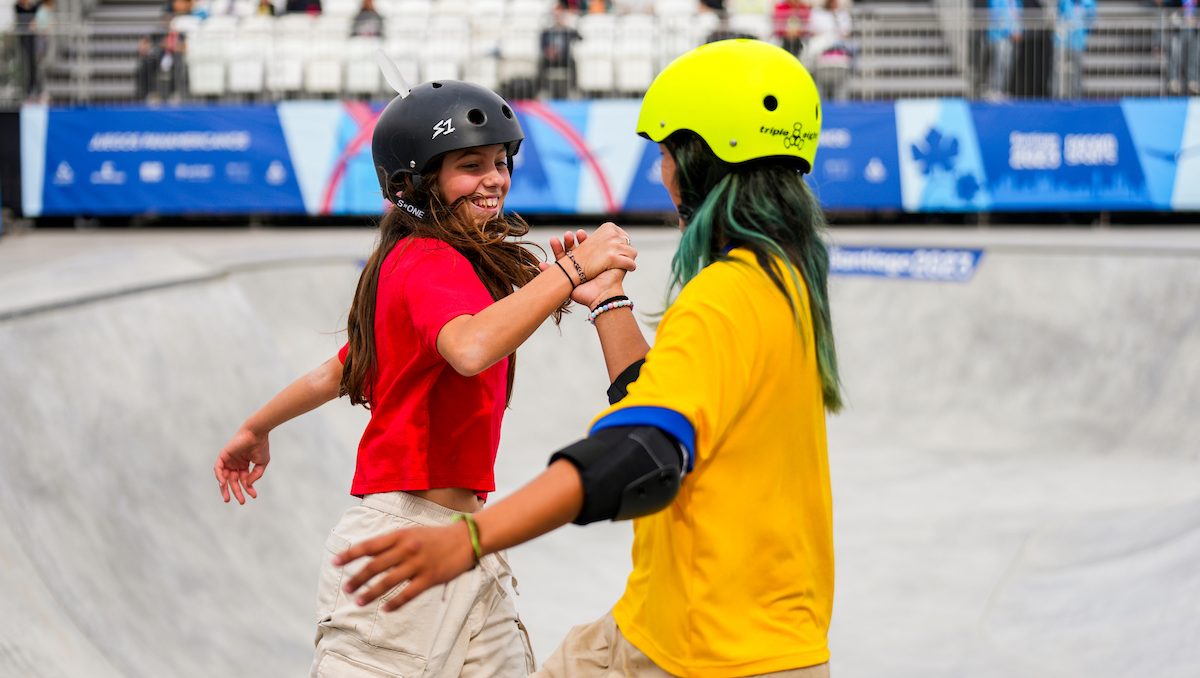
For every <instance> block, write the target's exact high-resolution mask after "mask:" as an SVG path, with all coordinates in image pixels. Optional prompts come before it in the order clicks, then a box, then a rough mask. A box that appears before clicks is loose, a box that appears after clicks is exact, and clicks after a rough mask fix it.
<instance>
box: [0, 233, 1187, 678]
mask: <svg viewBox="0 0 1200 678" xmlns="http://www.w3.org/2000/svg"><path fill="white" fill-rule="evenodd" d="M545 235H546V233H545V232H539V233H537V236H538V239H539V240H542V239H544V236H545ZM634 235H635V242H636V244H637V245H638V246H639V247H640V250H641V256H640V257H639V265H640V269H639V271H638V272H637V273H636V274H634V275H633V276H631V277H630V279H629V287H630V289H631V296H632V297H633V298H634V299H635V300H636V301H637V303H638V311H639V313H642V314H645V313H648V312H652V311H654V310H660V309H661V308H662V298H663V287H664V284H665V280H666V273H667V266H668V263H669V258H670V253H671V251H672V249H673V246H674V242H675V237H676V236H675V235H674V234H673V233H671V232H669V231H664V230H657V231H636V232H635V234H634ZM832 239H833V240H834V241H835V242H838V243H841V244H873V245H948V246H979V247H984V248H985V249H986V254H985V256H984V259H983V263H982V264H981V266H980V268H979V271H978V273H977V274H976V276H975V278H974V279H973V280H972V281H971V282H969V283H965V284H950V283H928V282H914V281H901V280H886V279H870V278H848V277H845V278H836V279H835V280H834V281H833V299H834V320H835V325H836V330H837V335H838V341H839V348H840V351H841V359H842V367H843V374H844V377H845V384H846V393H847V398H848V403H849V406H848V408H847V410H846V412H845V413H844V414H842V415H840V416H837V417H833V418H831V420H830V441H831V450H830V455H831V462H832V467H833V480H834V493H835V512H836V521H837V525H836V527H837V558H838V570H837V572H838V581H837V584H838V590H837V597H836V604H835V614H834V625H833V629H832V632H831V643H832V647H833V653H834V660H833V667H834V673H835V675H837V676H840V677H863V678H868V677H869V678H875V677H880V676H884V677H890V676H895V677H908V676H922V677H925V676H945V677H947V678H948V677H951V676H954V677H958V676H969V677H973V678H992V677H993V676H1013V675H1022V676H1052V677H1058V676H1064V677H1065V676H1089V677H1094V676H1114V677H1115V676H1155V677H1175V676H1179V677H1184V676H1196V675H1200V642H1198V641H1200V615H1198V614H1197V611H1200V566H1197V563H1200V443H1197V440H1200V418H1198V417H1197V416H1196V415H1195V411H1196V409H1197V404H1200V305H1198V304H1197V299H1198V298H1200V266H1198V264H1200V232H1197V231H1191V230H1175V231H1149V230H1128V231H1061V230H1055V231H1017V230H983V231H949V230H947V231H938V230H926V231H873V230H862V229H843V230H839V231H836V232H834V233H833V234H832ZM371 240H372V234H371V233H369V232H366V231H312V230H304V231H286V230H272V231H253V230H249V231H227V232H191V231H188V232H182V231H180V232H175V231H149V230H146V231H125V232H115V233H114V232H102V231H101V232H89V233H74V232H32V233H25V234H13V235H9V236H5V237H4V238H0V676H5V677H6V676H14V677H15V676H37V677H49V676H96V677H98V678H109V677H130V678H132V677H143V676H144V677H150V676H154V677H158V676H180V677H190V676H211V675H222V676H296V675H304V674H305V672H306V669H307V666H308V661H309V651H310V645H311V638H312V631H313V615H314V612H313V611H312V609H313V606H314V602H315V601H314V590H315V578H316V571H317V567H318V563H319V561H320V559H321V558H323V557H325V555H324V554H323V553H322V549H321V546H322V543H323V541H324V535H325V533H326V532H327V531H328V529H329V528H330V527H331V526H332V525H333V523H334V522H335V521H336V519H337V516H338V514H339V513H340V511H341V510H342V509H343V508H344V507H346V506H348V505H351V504H352V502H353V500H352V498H350V497H349V496H348V493H347V492H348V486H349V479H350V475H351V471H352V467H353V457H354V449H355V444H356V442H357V435H358V432H359V431H360V430H361V427H362V425H363V423H364V421H365V419H364V417H365V413H364V412H362V410H361V409H354V408H350V407H349V406H348V405H347V404H345V403H344V402H342V403H333V404H330V405H328V406H326V407H325V408H322V409H321V410H318V411H317V412H314V413H312V414H310V415H307V416H306V417H303V418H301V419H298V420H296V421H294V422H292V423H290V424H288V425H286V426H284V427H282V428H281V429H280V430H278V431H277V432H276V433H275V435H274V436H273V444H272V449H273V454H274V458H273V461H272V465H271V468H270V470H269V471H268V473H267V476H266V477H265V478H264V480H263V481H262V482H261V483H260V486H259V487H260V492H261V498H260V499H259V500H258V501H257V502H254V503H253V504H252V505H250V506H246V507H238V506H236V505H230V506H226V505H224V504H222V503H221V502H220V499H219V496H218V494H217V491H216V487H215V485H216V483H215V481H213V479H212V475H211V465H212V461H213V458H214V456H215V454H216V451H217V450H218V449H219V447H220V446H221V444H222V443H223V442H224V441H225V439H226V438H227V437H228V436H229V435H230V434H231V433H232V432H233V430H234V429H235V428H236V426H237V424H238V423H239V422H240V421H241V420H242V419H243V418H244V417H245V416H246V414H248V413H249V412H250V411H251V410H252V409H253V408H255V407H256V406H257V405H259V404H260V403H261V402H262V401H263V400H264V399H266V398H267V397H269V396H270V395H271V394H272V393H274V392H275V391H276V390H277V389H278V388H280V387H281V386H283V385H284V384H286V383H287V382H288V381H289V380H290V379H291V378H293V377H294V376H295V375H297V374H299V373H300V372H302V371H304V370H307V369H309V368H310V367H311V366H313V365H315V364H316V363H318V362H319V361H321V360H323V359H324V358H325V357H327V356H328V355H330V354H331V353H332V352H333V351H335V350H336V348H337V347H338V346H339V345H340V342H341V340H342V335H341V334H340V330H341V329H342V328H343V327H344V323H345V313H346V310H347V309H348V305H349V298H350V295H351V294H352V291H353V287H354V281H355V280H356V278H357V273H358V266H359V261H360V260H361V259H362V258H364V257H365V256H366V254H367V252H368V251H369V248H370V246H371ZM518 369H519V374H518V381H517V390H516V395H515V398H514V401H513V407H512V410H511V413H510V415H509V416H508V418H507V420H506V422H505V425H504V434H503V438H502V443H501V453H500V462H499V466H498V468H497V476H498V481H499V483H500V485H501V491H500V494H501V495H503V494H504V493H506V492H508V491H511V490H512V489H514V488H515V487H517V486H519V485H520V483H522V482H523V481H524V480H526V479H528V478H530V477H531V476H532V475H533V474H535V473H536V472H537V471H538V470H539V469H540V468H541V467H542V466H543V464H544V462H545V459H546V457H547V455H548V453H549V452H551V451H552V450H554V449H556V448H557V447H558V446H561V445H563V444H565V443H568V442H570V441H572V440H574V439H575V438H577V437H578V436H579V435H580V434H581V433H582V432H583V431H584V430H585V428H586V425H587V422H588V420H589V419H590V418H591V416H592V415H593V414H594V413H595V412H597V411H598V410H599V409H600V408H601V407H602V406H603V403H604V398H603V391H604V388H605V386H606V384H605V377H604V373H603V369H602V367H601V363H600V352H599V346H598V342H596V340H595V338H594V336H592V331H591V328H590V327H589V326H587V325H586V323H584V322H583V319H582V317H581V314H578V313H576V314H574V315H572V316H570V317H568V318H567V320H566V322H564V323H563V326H562V327H561V328H557V329H556V328H554V327H552V326H549V325H547V326H546V327H543V328H542V329H541V330H539V331H538V332H537V334H535V336H534V337H533V338H532V339H531V340H530V342H529V343H528V344H527V345H526V347H525V348H524V349H523V350H522V351H521V353H520V359H519V367H518ZM629 542H630V533H629V527H628V525H625V524H608V525H597V526H591V527H588V528H576V527H568V528H565V529H563V530H560V531H558V532H556V533H554V534H552V535H550V536H548V537H545V538H543V539H541V540H538V541H536V542H533V543H531V544H528V545H525V546H522V547H519V548H518V549H515V550H514V552H513V554H512V560H513V565H514V568H515V569H516V572H517V576H518V577H519V579H520V591H521V599H520V600H519V601H518V605H519V607H520V609H521V611H522V614H523V616H524V617H525V619H526V621H527V623H528V625H529V627H530V629H531V632H532V634H533V639H534V645H535V649H536V651H537V652H538V654H539V656H540V657H541V658H545V657H546V656H547V655H548V654H549V652H550V651H551V650H552V649H553V648H554V647H555V646H556V644H557V643H558V641H559V640H560V639H561V637H562V636H563V634H564V633H565V632H566V630H567V629H568V628H569V627H570V626H571V625H573V624H576V623H581V622H584V621H588V620H590V619H592V618H594V617H596V616H599V615H600V614H602V613H603V612H604V611H605V610H606V609H607V608H608V606H609V605H611V603H612V602H613V601H614V600H615V599H616V597H617V596H618V595H619V594H620V591H621V589H622V586H623V581H624V577H625V575H626V574H627V572H628V561H629V556H628V547H629ZM747 576H753V573H747Z"/></svg>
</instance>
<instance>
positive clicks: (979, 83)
mask: <svg viewBox="0 0 1200 678" xmlns="http://www.w3.org/2000/svg"><path fill="white" fill-rule="evenodd" d="M987 17H988V0H971V20H970V29H969V33H970V43H969V44H968V45H967V61H968V62H969V63H970V64H971V89H970V96H971V97H980V96H982V95H983V93H984V91H986V90H985V88H986V87H987V83H988V65H989V60H988V18H987Z"/></svg>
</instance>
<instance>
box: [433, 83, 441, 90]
mask: <svg viewBox="0 0 1200 678" xmlns="http://www.w3.org/2000/svg"><path fill="white" fill-rule="evenodd" d="M441 86H442V83H440V82H435V83H433V88H434V89H437V88H439V87H441Z"/></svg>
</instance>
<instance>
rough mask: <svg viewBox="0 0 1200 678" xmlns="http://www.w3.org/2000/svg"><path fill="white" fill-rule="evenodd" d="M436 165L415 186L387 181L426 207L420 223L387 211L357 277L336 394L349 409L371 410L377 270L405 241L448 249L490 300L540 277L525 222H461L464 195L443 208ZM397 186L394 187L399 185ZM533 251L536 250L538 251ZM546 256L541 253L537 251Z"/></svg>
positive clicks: (557, 314) (511, 217)
mask: <svg viewBox="0 0 1200 678" xmlns="http://www.w3.org/2000/svg"><path fill="white" fill-rule="evenodd" d="M437 176H438V167H434V168H433V169H431V170H429V171H427V172H425V173H424V174H423V175H421V178H420V181H419V182H416V186H414V182H413V181H412V180H411V178H410V177H409V176H408V175H403V176H402V177H401V178H400V179H399V180H398V181H389V182H388V183H389V186H388V192H389V193H391V194H393V195H394V194H397V193H401V192H402V193H403V195H404V199H405V200H406V201H407V202H410V203H412V204H414V205H420V206H426V205H428V206H429V209H428V210H426V212H425V214H426V217H427V218H425V219H419V218H417V217H415V216H413V215H411V214H409V213H408V212H407V211H405V210H403V209H391V210H388V212H387V213H386V214H384V216H383V218H382V219H381V220H380V222H379V240H378V242H377V243H376V244H375V250H374V251H373V252H371V256H370V258H368V259H367V263H366V265H365V266H364V267H363V271H362V274H361V275H360V276H359V278H358V288H357V289H356V290H355V292H354V301H353V302H352V303H351V305H350V316H349V318H348V320H347V323H346V331H347V333H348V334H349V339H350V351H349V353H348V354H347V355H346V362H345V364H344V365H343V366H342V381H341V384H340V387H339V391H338V395H339V396H342V395H348V396H350V402H351V403H352V404H354V405H362V406H364V407H366V408H368V409H370V407H371V404H370V401H371V392H370V382H371V377H372V373H373V370H374V367H375V363H376V360H377V358H378V354H377V352H376V350H375V295H376V291H377V290H378V289H379V271H380V269H381V268H382V266H383V261H384V259H386V258H387V256H388V254H390V253H391V251H392V249H394V248H395V247H396V245H398V244H400V243H401V242H402V241H403V240H404V239H405V238H408V237H418V238H435V239H437V240H441V241H442V242H444V243H446V244H448V245H450V246H451V247H453V248H454V249H455V250H457V251H458V252H459V253H460V254H462V255H463V256H464V257H466V259H467V261H469V262H470V263H471V266H472V267H473V268H474V269H475V274H476V275H478V276H479V279H480V281H482V282H483V285H484V287H486V288H487V291H488V293H489V294H491V295H492V299H493V300H495V301H499V300H500V299H503V298H504V297H507V296H508V295H510V294H512V293H513V289H514V288H516V287H522V286H524V285H525V284H526V283H528V282H529V281H530V280H533V278H534V277H535V276H537V274H538V273H539V269H538V258H537V257H536V256H535V255H534V254H533V252H531V251H530V250H529V249H527V248H526V246H527V245H532V246H533V247H537V245H533V244H532V243H529V242H526V241H523V240H520V239H519V238H521V237H522V236H524V235H526V234H528V233H529V224H527V223H525V220H524V219H522V218H521V217H519V216H517V215H515V214H505V215H501V216H499V217H497V218H495V219H489V220H488V221H487V222H485V223H484V224H482V225H479V224H476V223H474V222H472V221H469V220H467V219H464V218H463V217H462V216H461V215H460V214H459V212H458V207H459V206H460V205H462V204H463V203H464V202H465V201H466V200H467V199H468V198H469V196H465V197H462V198H459V199H458V200H455V201H454V202H453V203H451V204H449V205H447V204H445V203H444V202H443V200H442V196H441V192H440V190H438V188H437V186H438V183H437ZM398 184H399V185H398ZM538 249H541V248H540V247H538ZM542 251H543V252H545V250H542ZM569 303H570V300H569V299H568V300H564V301H563V303H562V305H561V306H559V307H558V308H557V309H555V310H554V312H553V313H552V314H551V317H552V318H554V322H555V324H557V323H559V322H560V321H561V320H562V314H563V313H565V312H567V306H568V305H569ZM516 368H517V354H516V353H515V352H514V353H513V354H512V355H510V356H509V361H508V383H507V390H506V392H505V404H506V405H507V404H508V403H509V402H511V401H512V390H513V379H514V377H515V375H516Z"/></svg>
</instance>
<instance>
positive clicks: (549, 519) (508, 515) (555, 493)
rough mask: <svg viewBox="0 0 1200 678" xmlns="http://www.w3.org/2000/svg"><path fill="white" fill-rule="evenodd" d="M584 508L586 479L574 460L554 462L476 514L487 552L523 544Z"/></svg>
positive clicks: (480, 539) (484, 549)
mask: <svg viewBox="0 0 1200 678" xmlns="http://www.w3.org/2000/svg"><path fill="white" fill-rule="evenodd" d="M582 508H583V483H582V481H581V480H580V477H579V471H578V470H577V469H576V468H575V466H574V465H572V464H571V462H569V461H567V460H565V459H561V460H559V461H556V462H554V463H553V464H551V465H550V466H549V468H547V469H546V470H545V471H543V472H542V474H541V475H539V476H538V477H537V478H534V479H533V480H532V481H530V482H529V483H528V484H527V485H525V486H524V487H522V488H521V489H519V490H517V491H516V492H515V493H513V494H512V495H511V496H509V497H507V498H505V499H503V500H502V501H499V502H497V503H496V504H495V505H494V506H491V507H488V508H487V509H484V510H483V511H481V512H479V513H478V514H476V515H475V522H476V524H477V525H478V526H479V541H480V545H481V546H482V549H483V552H484V553H494V552H496V551H502V550H504V549H507V548H511V547H513V546H516V545H517V544H523V543H525V542H527V541H529V540H531V539H534V538H536V537H540V536H541V535H543V534H546V533H547V532H550V531H551V530H554V529H555V528H558V527H561V526H563V525H566V524H567V523H569V522H571V521H572V520H574V519H575V516H577V515H579V511H580V510H581V509H582Z"/></svg>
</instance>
